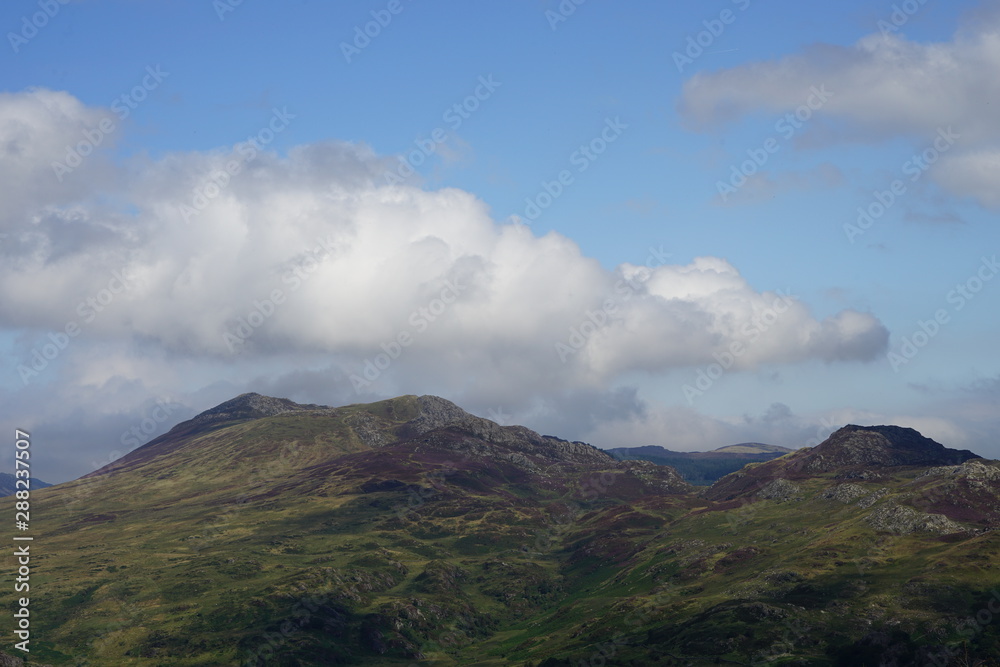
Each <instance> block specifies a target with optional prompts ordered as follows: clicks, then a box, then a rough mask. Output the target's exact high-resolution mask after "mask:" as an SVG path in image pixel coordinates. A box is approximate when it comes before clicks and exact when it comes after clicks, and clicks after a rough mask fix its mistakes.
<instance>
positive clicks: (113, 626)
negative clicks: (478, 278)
mask: <svg viewBox="0 0 1000 667" xmlns="http://www.w3.org/2000/svg"><path fill="white" fill-rule="evenodd" d="M893 428H895V427H893ZM873 429H874V430H873ZM914 434H915V432H912V433H911V432H909V431H908V430H899V431H897V430H893V429H890V428H887V427H865V428H863V427H845V429H841V431H838V432H837V433H835V434H834V435H833V436H831V438H830V439H829V440H828V441H826V442H825V443H823V444H821V445H819V446H817V447H815V448H813V449H812V450H803V451H801V452H796V453H793V454H789V455H787V456H785V457H783V458H781V459H775V460H773V461H769V462H766V463H761V464H757V465H754V466H750V467H749V468H746V469H744V470H743V471H740V472H737V473H734V474H733V475H730V476H728V477H726V478H723V479H722V480H720V481H719V482H718V483H717V484H716V485H715V486H713V487H711V488H709V489H705V490H701V491H699V490H698V489H696V488H694V487H692V486H690V485H689V484H687V483H686V482H685V481H684V480H683V479H681V478H680V476H679V475H678V474H677V473H676V471H674V470H672V469H671V468H668V467H663V466H657V465H655V464H653V463H650V462H645V461H617V460H615V459H614V458H613V457H611V456H609V455H608V454H607V453H605V452H602V451H601V450H598V449H596V448H593V447H590V446H589V445H585V444H582V443H573V442H567V441H564V440H560V439H558V438H552V437H546V436H540V435H538V434H537V433H535V432H533V431H531V430H529V429H526V428H523V427H516V426H514V427H501V426H498V425H496V424H494V423H493V422H490V421H488V420H485V419H481V418H478V417H474V416H472V415H469V414H468V413H466V412H464V411H462V410H461V409H460V408H458V407H457V406H455V405H454V404H452V403H449V402H448V401H445V400H444V399H440V398H437V397H431V396H422V397H416V396H404V397H400V398H397V399H392V400H389V401H381V402H378V403H373V404H368V405H352V406H345V407H341V408H327V407H322V406H301V405H296V404H294V403H292V402H290V401H283V400H281V399H270V398H267V397H261V396H258V395H253V394H249V395H243V396H240V397H237V398H236V399H233V401H228V402H227V403H224V404H223V405H221V406H219V407H217V408H214V409H212V410H209V411H207V412H205V413H202V414H201V415H199V416H198V417H196V418H194V419H192V420H190V421H188V422H185V423H183V424H179V425H178V426H177V427H175V428H174V429H172V430H171V431H170V432H168V433H167V434H165V435H164V436H162V437H161V438H157V439H156V440H154V441H152V442H150V443H148V444H147V445H145V446H144V447H141V448H139V449H137V450H135V451H134V452H132V453H130V454H129V455H127V456H126V457H123V458H122V459H121V460H119V461H117V462H115V464H112V465H111V466H108V467H106V468H104V469H102V470H100V471H96V472H95V473H94V474H91V475H88V476H86V477H84V478H81V479H79V480H76V481H74V482H70V483H67V484H62V485H58V486H56V487H52V488H50V489H45V490H43V491H39V492H37V493H33V496H32V502H33V504H32V515H33V519H34V527H35V528H36V529H37V533H36V535H37V536H36V540H37V541H36V542H35V543H34V544H35V545H36V548H38V547H41V546H43V545H44V550H39V552H38V553H39V554H40V556H39V560H38V561H37V567H36V569H35V571H34V573H33V577H32V591H31V599H32V614H33V617H32V618H33V626H32V627H33V630H34V632H35V633H36V635H35V636H36V637H38V638H39V639H38V640H37V641H38V644H37V646H35V645H33V647H32V648H33V651H32V657H33V658H35V657H37V659H39V660H42V661H44V662H48V663H52V664H54V665H71V664H78V663H79V661H81V660H86V661H88V664H90V665H142V666H147V665H149V666H152V665H178V666H184V665H255V664H261V665H262V664H277V665H337V664H345V665H347V664H359V665H366V664H367V665H411V664H412V663H413V662H414V661H416V660H434V661H437V663H438V664H442V665H448V664H454V665H509V664H515V665H532V666H539V665H545V666H546V667H558V666H559V665H574V666H575V665H578V664H580V662H581V661H583V662H584V664H598V663H599V662H606V663H609V664H623V665H628V664H633V665H651V664H664V665H667V664H684V665H708V664H717V663H718V662H719V661H723V662H731V663H732V662H735V663H740V664H750V663H759V662H761V661H770V662H772V663H773V664H809V665H852V666H853V665H872V666H873V667H874V666H875V665H879V664H889V662H891V661H892V660H895V661H896V664H899V665H907V664H924V663H925V662H927V661H929V660H944V658H948V659H950V657H951V656H952V654H957V652H958V651H959V650H960V649H961V650H962V651H967V652H968V653H969V655H971V656H978V657H980V658H982V659H984V660H985V659H989V658H992V657H993V656H995V655H1000V632H998V627H997V626H1000V623H993V622H992V617H991V620H990V622H983V623H980V622H979V621H978V620H976V619H978V618H981V619H985V618H986V617H985V615H984V614H980V613H979V612H980V611H981V610H983V609H986V610H987V611H989V609H990V606H989V605H990V604H991V600H993V597H991V596H994V595H998V596H1000V593H996V591H997V590H998V589H1000V566H998V565H997V564H996V558H995V554H996V553H997V549H998V548H1000V537H998V532H997V531H996V528H997V527H998V526H1000V466H998V464H997V463H996V462H992V461H983V460H982V459H979V458H976V457H975V455H973V454H971V453H969V452H956V451H955V450H947V449H946V448H943V447H942V446H940V445H937V443H933V441H925V439H920V438H919V434H916V437H915V435H914ZM859 447H860V449H859ZM866 448H873V451H870V452H869V451H867V449H866ZM0 502H6V503H10V502H11V501H10V500H6V501H0ZM6 509H7V510H10V509H11V508H10V507H9V506H8V507H6ZM12 595H13V594H12V592H11V591H9V590H3V591H2V592H0V601H2V602H3V603H4V604H7V605H10V604H11V603H12ZM997 600H998V601H1000V597H997ZM990 613H991V614H992V613H993V612H990ZM969 619H972V620H971V623H972V625H970V624H969V623H970V621H969ZM998 620H1000V619H998ZM3 648H8V649H9V647H3ZM942 656H943V657H942ZM944 662H945V663H947V660H944Z"/></svg>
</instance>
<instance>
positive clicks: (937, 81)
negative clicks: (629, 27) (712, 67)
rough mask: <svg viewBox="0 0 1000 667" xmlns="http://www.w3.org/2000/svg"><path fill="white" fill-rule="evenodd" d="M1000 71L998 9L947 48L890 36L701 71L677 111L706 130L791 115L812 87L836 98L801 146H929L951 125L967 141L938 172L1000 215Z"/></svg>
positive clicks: (962, 192) (943, 181) (944, 181)
mask: <svg viewBox="0 0 1000 667" xmlns="http://www.w3.org/2000/svg"><path fill="white" fill-rule="evenodd" d="M998 71H1000V12H986V13H981V14H980V15H977V17H976V20H975V21H969V22H968V23H967V24H966V25H965V27H963V28H962V29H960V30H958V31H957V32H956V33H955V34H954V36H953V38H952V39H951V40H950V41H948V42H943V43H927V44H925V43H919V42H915V41H910V40H907V39H906V38H905V37H903V36H902V35H901V33H896V32H888V31H886V33H885V34H879V33H874V34H871V35H867V36H865V37H864V38H862V39H861V40H859V41H858V42H857V43H855V44H853V45H851V46H839V45H829V44H818V45H813V46H811V47H809V48H807V49H805V50H803V51H802V52H800V53H797V54H793V55H789V56H785V57H782V58H779V59H776V60H772V61H767V62H756V63H749V64H745V65H741V66H739V67H734V68H730V69H725V70H721V71H718V72H700V73H698V74H695V75H694V76H693V77H691V79H689V80H688V81H687V82H686V83H685V85H684V88H683V92H682V96H681V99H680V101H679V103H678V109H679V111H680V113H681V114H682V116H683V117H684V119H685V120H686V122H687V123H688V124H689V125H690V126H691V127H694V128H698V129H707V128H713V127H718V126H719V125H721V124H725V123H728V122H731V121H734V120H736V119H738V118H741V117H743V116H744V115H746V114H748V113H751V112H758V111H769V112H774V113H785V112H788V111H792V110H794V109H796V108H797V107H799V106H801V105H802V104H805V103H806V100H807V99H808V97H809V95H810V91H811V90H812V89H813V88H814V87H825V88H826V89H828V90H829V92H830V93H831V96H830V98H829V100H828V101H826V102H825V103H824V104H823V106H822V111H821V114H822V119H819V118H817V119H816V120H813V121H811V122H810V126H809V128H807V131H806V134H804V135H802V142H801V143H802V144H803V145H806V144H813V145H815V144H816V143H817V142H818V141H819V142H822V140H823V138H824V137H825V141H826V142H827V143H832V142H835V141H836V142H841V141H844V140H852V141H861V142H877V141H883V140H886V139H888V138H892V137H898V136H907V137H911V138H913V139H914V140H915V141H917V142H918V143H919V144H921V145H923V144H927V145H930V144H929V142H931V141H933V140H934V139H935V135H936V134H937V133H938V131H939V130H940V129H942V128H945V129H946V128H948V127H951V128H953V131H954V132H955V133H957V134H959V135H960V137H961V138H960V139H959V141H958V143H957V144H956V148H955V149H954V150H952V151H950V152H948V153H947V154H946V155H944V156H943V157H942V158H941V160H940V161H939V162H938V164H937V165H935V167H934V168H933V170H932V172H931V173H932V175H933V176H934V178H935V179H936V180H937V181H938V182H939V183H940V184H941V185H942V186H944V187H945V188H948V189H949V190H950V191H951V192H953V193H956V194H960V195H969V196H972V197H975V198H977V199H978V200H979V201H980V203H982V204H983V205H985V206H990V207H994V208H996V207H998V206H1000V201H998V199H997V195H996V193H997V192H998V191H1000V187H998V185H1000V169H998V157H997V155H998V150H1000V126H998V125H997V123H996V109H997V108H998V105H1000V77H998V76H997V72H998ZM972 147H974V148H972Z"/></svg>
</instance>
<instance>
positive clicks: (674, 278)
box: [0, 90, 888, 421]
mask: <svg viewBox="0 0 1000 667" xmlns="http://www.w3.org/2000/svg"><path fill="white" fill-rule="evenodd" d="M104 114H105V112H104V111H103V110H100V109H90V108H87V107H85V106H84V105H82V104H81V103H80V102H79V101H78V100H76V99H74V98H73V97H72V96H70V95H68V94H66V93H57V92H52V91H47V90H31V91H26V92H23V93H18V94H7V95H2V96H0V139H2V140H3V141H2V142H0V145H4V146H6V150H7V153H6V155H5V156H4V158H3V160H0V173H2V174H3V175H6V176H9V178H5V179H3V180H0V194H2V197H3V200H4V201H5V202H8V201H9V202H11V205H10V206H9V207H7V208H5V211H4V212H3V225H4V229H5V230H8V238H6V239H5V240H4V242H3V243H2V244H0V256H2V261H0V330H4V331H6V332H8V333H9V334H12V336H13V343H12V350H11V352H12V358H13V363H10V361H8V370H9V372H10V373H11V374H12V375H16V376H17V377H19V378H22V379H23V380H24V382H25V383H26V384H27V385H29V386H28V388H26V389H25V392H26V394H25V395H28V394H31V395H35V396H37V395H38V394H37V392H39V391H43V390H41V389H39V387H45V386H49V385H51V386H52V387H53V389H52V390H50V394H49V395H50V396H60V397H62V398H63V399H65V400H66V401H67V403H68V404H70V405H79V400H80V398H81V395H83V394H87V395H91V396H93V395H97V394H99V393H102V392H104V393H108V392H110V394H111V395H113V396H114V398H115V400H114V401H113V402H108V403H107V404H106V405H107V406H111V405H112V404H114V405H115V406H117V407H116V408H114V409H119V408H120V409H123V410H124V409H125V408H124V407H122V403H123V402H124V403H128V402H129V401H130V400H131V401H132V402H133V403H134V404H135V405H133V406H132V407H133V409H134V408H136V406H138V405H141V404H143V402H148V401H149V400H151V399H152V398H154V397H157V396H162V395H164V394H170V393H171V392H176V391H178V389H179V388H181V387H187V388H188V389H189V388H190V386H191V385H192V383H197V382H202V383H203V386H208V385H211V384H212V383H213V382H216V381H219V380H220V379H221V380H224V382H225V383H228V384H226V387H225V388H223V389H224V391H228V390H229V389H228V388H230V387H240V388H242V387H246V386H251V385H253V384H255V383H256V384H257V385H266V384H268V383H270V384H272V385H274V387H275V388H276V389H280V390H281V391H278V392H277V393H282V394H289V393H292V392H289V391H286V389H288V388H289V387H291V386H292V385H294V384H295V383H296V382H305V383H309V382H312V383H313V384H314V386H319V385H321V384H322V383H323V382H328V383H333V384H336V385H337V388H336V389H329V390H328V391H327V392H325V396H330V397H337V398H334V399H333V400H337V401H338V402H350V400H340V397H346V398H349V397H351V396H353V397H356V398H357V399H358V400H362V399H364V398H366V397H373V396H384V395H391V394H397V393H405V392H413V393H439V394H442V395H446V396H449V397H453V398H456V399H458V398H461V397H468V398H469V399H470V400H471V401H473V402H474V403H476V404H481V405H491V404H495V405H505V406H513V407H523V408H525V409H527V408H529V407H530V405H531V402H532V401H533V400H536V399H537V398H538V397H540V396H544V395H547V394H551V395H557V394H559V393H560V392H563V393H564V392H567V391H584V392H586V391H590V392H597V393H594V394H591V395H592V400H590V404H593V405H594V406H603V407H601V410H604V411H605V412H607V413H608V414H611V412H613V411H615V410H619V411H625V412H628V411H629V410H630V409H631V408H629V407H628V406H629V405H630V403H629V401H628V400H627V399H628V397H627V396H618V397H617V398H613V399H609V398H607V397H604V396H603V395H602V392H604V391H607V390H608V389H609V388H610V387H612V386H613V385H614V383H615V382H616V381H617V380H618V379H619V378H621V377H622V376H623V375H626V374H628V373H634V372H650V373H659V372H667V371H669V370H670V369H673V368H678V367H691V366H694V365H698V364H702V363H706V362H710V361H712V360H714V359H715V358H716V355H718V354H723V353H726V352H727V351H731V350H733V349H734V347H733V346H734V345H738V346H741V350H742V352H740V353H739V354H738V355H737V361H736V363H735V365H734V370H739V369H749V368H755V367H757V366H758V365H759V364H762V363H794V362H798V361H802V360H807V359H821V360H824V361H827V362H840V361H868V360H871V359H874V358H877V357H879V356H880V354H881V353H882V352H884V350H885V347H886V344H887V339H888V333H887V331H886V330H885V328H884V327H883V326H882V324H881V323H880V322H879V320H878V319H877V318H876V317H875V316H873V315H872V314H869V313H862V312H857V311H854V310H844V311H841V312H840V313H837V314H835V315H833V316H831V317H828V318H826V319H822V320H820V319H817V318H816V317H814V316H813V315H812V314H811V313H810V310H809V308H808V306H807V305H806V304H805V303H803V302H802V301H800V300H799V299H797V298H796V297H795V296H794V295H793V294H791V293H789V292H788V291H784V292H781V293H779V292H778V291H770V290H758V289H756V288H754V287H753V286H752V285H750V284H749V283H748V282H747V280H746V279H745V278H744V277H743V276H742V275H741V274H740V272H739V270H738V269H737V268H736V267H734V266H733V265H731V264H730V263H729V262H727V261H726V260H724V259H721V258H716V257H699V258H696V259H695V260H693V261H691V262H689V263H687V264H680V265H678V264H671V263H669V261H668V257H667V256H665V255H664V254H663V253H662V251H661V250H659V249H657V248H648V249H647V248H641V249H637V252H636V262H635V263H626V264H622V265H621V266H619V267H617V268H616V269H615V270H612V271H609V270H606V269H605V268H603V267H602V266H601V265H600V263H599V262H597V261H596V260H594V259H592V258H588V257H585V256H583V255H582V254H581V251H580V248H579V246H578V245H577V244H576V243H574V242H573V241H571V240H570V239H568V238H566V237H564V236H562V235H559V234H557V233H549V234H546V235H545V236H542V237H538V236H535V235H534V234H533V233H532V232H531V231H530V230H529V229H527V228H526V227H524V226H521V225H511V224H498V223H497V222H496V221H494V220H493V219H491V218H490V216H489V214H488V211H487V207H486V205H485V204H484V203H483V202H482V201H480V200H478V199H477V198H475V197H474V196H472V195H471V194H469V193H467V192H464V191H460V190H456V189H440V190H435V191H428V190H423V189H420V188H418V187H414V186H410V185H400V186H386V185H383V183H384V179H383V174H384V173H385V170H386V169H387V168H389V167H391V166H392V165H393V164H394V161H393V160H392V159H391V158H386V157H380V156H378V155H375V154H374V153H373V152H372V151H371V150H370V149H369V148H368V147H366V146H364V145H359V144H349V143H336V142H330V143H323V144H316V145H307V146H299V147H297V148H293V149H291V150H289V151H288V152H287V154H285V155H278V154H275V153H272V152H268V151H266V150H253V151H249V150H248V149H247V146H246V145H240V146H236V147H233V148H232V149H225V150H219V151H213V152H204V153H176V154H168V155H166V156H164V157H162V158H159V159H156V160H152V159H149V158H143V157H137V158H133V159H130V160H126V161H124V162H123V163H121V164H119V165H118V166H114V167H112V165H111V163H110V162H108V161H105V160H103V159H102V157H101V156H100V155H98V154H97V153H94V154H93V155H92V156H91V157H89V158H88V159H86V160H84V161H83V164H81V165H80V166H79V167H78V168H76V169H75V170H74V171H73V172H72V173H71V174H69V175H68V176H66V178H65V179H64V180H63V182H62V183H60V182H59V181H58V179H57V178H56V176H55V175H54V172H53V167H52V162H53V161H56V160H59V159H61V158H62V157H63V156H64V155H65V152H66V146H67V145H73V144H74V143H78V142H79V137H80V136H82V134H83V133H84V132H85V131H86V130H87V129H88V128H90V127H92V126H93V125H94V124H95V123H99V122H100V121H101V119H102V118H105V117H106V116H105V115H104ZM234 161H235V162H236V163H237V164H238V165H239V169H238V170H236V171H237V173H235V174H230V175H229V176H228V177H227V176H226V173H227V170H228V171H229V172H232V171H233V170H232V164H233V162H234ZM791 287H793V286H789V288H791ZM71 328H72V330H73V331H74V332H75V333H74V334H68V333H67V335H72V338H71V339H67V338H64V337H63V332H69V331H70V330H71ZM67 340H68V342H69V344H68V345H61V344H60V343H61V342H66V341H67ZM57 347H58V348H60V349H59V352H58V355H57V358H54V359H50V360H49V359H45V357H47V356H48V355H47V354H45V352H46V351H48V352H52V351H55V350H56V348H57ZM62 348H65V349H62ZM289 369H295V370H294V371H290V370H289ZM26 370H27V372H25V371H26ZM290 372H292V373H299V374H301V377H294V378H293V377H292V376H291V375H289V373H290ZM255 378H256V379H255ZM264 378H278V379H272V380H266V379H264ZM280 378H284V379H280ZM123 387H126V388H127V389H122V388H123ZM32 392H34V393H32ZM219 393H223V390H220V392H219ZM213 396H214V394H213ZM225 398H226V396H221V397H220V400H224V399H225ZM313 400H317V399H315V398H314V399H313ZM318 400H321V401H322V400H323V399H322V398H320V399H318ZM110 409H111V408H110V407H106V408H105V411H108V410H110ZM595 409H596V407H595ZM52 410H55V411H56V412H53V413H52V414H51V416H52V418H53V419H54V420H56V421H59V420H72V419H73V416H72V415H70V414H68V413H65V412H59V411H58V410H57V408H55V407H54V408H52ZM608 411H611V412H608ZM119 421H120V419H119Z"/></svg>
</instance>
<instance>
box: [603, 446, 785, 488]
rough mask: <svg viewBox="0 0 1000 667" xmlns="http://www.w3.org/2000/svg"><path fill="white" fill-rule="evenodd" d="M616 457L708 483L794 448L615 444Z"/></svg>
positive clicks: (691, 480)
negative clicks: (677, 448)
mask: <svg viewBox="0 0 1000 667" xmlns="http://www.w3.org/2000/svg"><path fill="white" fill-rule="evenodd" d="M607 451H608V452H609V453H611V455H612V456H614V457H615V458H617V459H621V460H625V461H627V460H640V461H652V462H653V463H657V464H659V465H666V466H671V467H673V468H675V469H676V470H677V472H678V473H680V475H681V477H683V478H684V479H685V480H687V481H688V482H690V483H691V484H695V485H699V486H708V485H710V484H712V483H713V482H714V481H715V480H717V479H719V478H720V477H723V476H725V475H728V474H729V473H731V472H735V471H737V470H739V469H740V468H742V467H743V466H745V465H747V464H748V463H760V462H763V461H770V460H771V459H773V458H777V457H779V456H783V455H785V454H788V453H789V452H792V451H794V450H791V449H787V448H785V447H779V446H777V445H765V444H761V443H757V442H746V443H741V444H738V445H729V446H727V447H720V448H718V449H714V450H712V451H708V452H675V451H672V450H669V449H665V448H663V447H660V446H657V445H646V446H644V447H616V448H615V449H609V450H607Z"/></svg>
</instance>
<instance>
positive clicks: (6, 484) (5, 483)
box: [0, 472, 52, 497]
mask: <svg viewBox="0 0 1000 667" xmlns="http://www.w3.org/2000/svg"><path fill="white" fill-rule="evenodd" d="M16 481H17V477H16V476H15V475H13V474H11V473H9V472H0V497H2V496H12V495H14V492H15V491H19V490H21V489H22V488H23V487H19V486H17V485H16ZM49 486H52V485H51V484H48V483H46V482H43V481H42V480H40V479H35V478H34V477H29V478H28V488H29V490H30V491H37V490H39V489H44V488H46V487H49Z"/></svg>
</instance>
